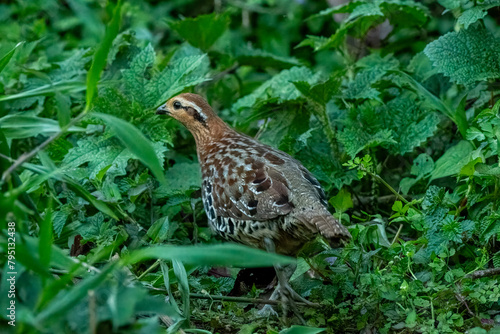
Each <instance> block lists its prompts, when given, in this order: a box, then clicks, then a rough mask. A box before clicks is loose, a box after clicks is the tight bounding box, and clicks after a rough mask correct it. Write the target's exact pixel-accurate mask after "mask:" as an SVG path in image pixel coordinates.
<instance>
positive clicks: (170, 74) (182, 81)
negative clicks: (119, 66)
mask: <svg viewBox="0 0 500 334" xmlns="http://www.w3.org/2000/svg"><path fill="white" fill-rule="evenodd" d="M154 61H155V53H154V50H153V47H152V46H151V44H148V46H147V47H146V48H144V50H142V51H141V52H140V53H139V54H138V55H137V56H136V57H135V58H134V59H133V60H132V62H131V63H130V67H129V69H126V70H123V71H122V74H123V77H124V79H125V84H126V87H127V90H128V91H129V92H130V95H131V97H132V98H133V99H135V100H136V101H138V102H139V103H141V105H142V106H143V107H144V108H153V107H157V106H158V105H160V104H161V103H164V102H165V101H166V100H167V99H169V98H170V97H172V96H174V95H175V94H177V93H180V92H181V91H182V90H183V89H185V88H187V87H191V86H194V85H197V84H199V83H202V82H204V81H206V80H207V79H206V78H205V75H206V73H207V72H208V69H209V63H208V59H207V56H206V54H201V55H192V56H185V57H181V58H179V59H175V60H174V61H172V63H171V64H170V65H169V66H167V67H166V68H165V69H164V70H163V71H162V72H160V73H158V72H157V71H154V70H153V69H152V67H153V65H154Z"/></svg>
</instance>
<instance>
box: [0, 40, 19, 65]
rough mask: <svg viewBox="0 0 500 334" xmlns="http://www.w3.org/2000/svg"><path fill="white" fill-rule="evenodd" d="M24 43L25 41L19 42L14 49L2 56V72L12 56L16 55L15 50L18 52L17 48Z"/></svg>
mask: <svg viewBox="0 0 500 334" xmlns="http://www.w3.org/2000/svg"><path fill="white" fill-rule="evenodd" d="M23 44H24V42H19V43H17V45H16V46H15V47H14V48H12V50H10V51H9V52H7V54H6V55H5V56H3V57H2V58H0V73H2V71H3V69H4V68H5V66H7V64H8V63H9V61H10V60H11V59H12V56H13V55H14V52H16V49H17V48H18V47H19V46H21V45H23Z"/></svg>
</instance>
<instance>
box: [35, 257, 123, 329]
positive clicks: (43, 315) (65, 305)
mask: <svg viewBox="0 0 500 334" xmlns="http://www.w3.org/2000/svg"><path fill="white" fill-rule="evenodd" d="M115 266H116V262H112V263H110V264H108V265H107V266H106V267H105V268H104V269H103V270H101V272H100V273H98V274H96V275H95V276H93V277H90V278H87V279H85V280H83V281H82V282H81V283H80V284H78V285H76V286H74V287H73V288H72V289H71V290H70V291H68V292H67V293H64V294H62V296H61V297H60V298H56V299H54V301H53V302H52V303H50V304H49V305H48V306H46V307H45V308H44V309H43V310H42V311H41V312H40V313H39V314H38V315H37V316H36V318H35V319H34V321H36V322H37V323H44V322H45V321H51V318H53V317H55V316H58V315H60V314H61V313H65V312H67V310H68V309H71V308H72V307H73V306H75V305H76V304H77V303H78V301H80V300H81V299H83V298H85V296H86V295H87V293H88V291H89V290H92V289H95V288H97V287H98V286H99V285H100V284H101V283H102V282H104V280H106V278H107V276H108V274H110V273H111V272H112V271H113V269H114V268H115Z"/></svg>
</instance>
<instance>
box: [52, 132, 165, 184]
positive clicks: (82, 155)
mask: <svg viewBox="0 0 500 334" xmlns="http://www.w3.org/2000/svg"><path fill="white" fill-rule="evenodd" d="M153 148H154V150H155V153H156V156H157V157H158V158H161V157H163V152H165V151H166V149H165V147H164V146H163V144H161V143H153ZM97 155H98V156H99V159H95V157H96V156H97ZM132 158H135V155H134V154H132V152H131V151H130V150H129V149H128V148H126V147H123V145H121V144H120V143H119V142H118V140H114V139H103V138H100V137H95V136H87V137H86V138H84V139H81V140H79V141H78V142H77V146H76V147H74V148H72V149H70V150H69V151H68V153H67V154H66V155H65V156H64V159H63V163H62V164H61V168H62V169H63V170H64V171H66V172H67V173H68V172H69V173H70V174H69V175H71V172H72V170H73V169H75V168H76V167H78V166H81V165H83V164H85V163H88V165H87V167H86V171H87V173H88V174H87V177H88V178H89V179H90V180H99V181H100V180H101V179H102V177H103V176H104V175H107V176H108V177H110V179H114V177H115V176H121V175H125V174H126V167H127V164H128V161H129V160H130V159H132Z"/></svg>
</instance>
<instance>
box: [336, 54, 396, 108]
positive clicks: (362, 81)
mask: <svg viewBox="0 0 500 334" xmlns="http://www.w3.org/2000/svg"><path fill="white" fill-rule="evenodd" d="M357 66H359V67H361V68H362V69H361V70H360V71H359V72H358V73H357V74H356V77H355V78H354V80H353V81H351V82H350V83H349V84H348V86H347V90H346V91H345V95H346V98H348V99H379V95H380V93H379V92H378V91H377V90H376V89H375V88H373V87H372V85H373V84H374V83H375V82H377V81H379V80H380V79H382V78H384V77H385V76H386V75H387V73H388V72H389V71H391V70H396V69H397V68H398V67H399V62H398V61H397V60H396V59H395V58H394V57H393V56H392V55H387V56H385V57H384V58H382V57H380V56H379V55H377V54H372V55H369V56H367V57H365V58H363V59H361V60H360V61H359V62H358V63H357Z"/></svg>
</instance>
